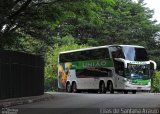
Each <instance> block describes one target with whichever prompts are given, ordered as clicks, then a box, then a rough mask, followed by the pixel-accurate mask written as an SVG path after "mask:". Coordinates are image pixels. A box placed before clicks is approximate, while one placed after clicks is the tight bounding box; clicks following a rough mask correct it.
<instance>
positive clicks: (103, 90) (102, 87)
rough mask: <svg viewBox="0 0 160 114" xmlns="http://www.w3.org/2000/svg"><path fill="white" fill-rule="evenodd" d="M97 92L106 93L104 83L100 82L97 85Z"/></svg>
mask: <svg viewBox="0 0 160 114" xmlns="http://www.w3.org/2000/svg"><path fill="white" fill-rule="evenodd" d="M99 92H100V93H106V87H105V83H104V82H100V84H99Z"/></svg>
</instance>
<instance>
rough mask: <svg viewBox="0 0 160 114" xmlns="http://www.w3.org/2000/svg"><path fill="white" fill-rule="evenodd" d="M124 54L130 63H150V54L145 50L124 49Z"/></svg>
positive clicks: (135, 48) (126, 47)
mask: <svg viewBox="0 0 160 114" xmlns="http://www.w3.org/2000/svg"><path fill="white" fill-rule="evenodd" d="M123 53H124V56H125V59H126V60H130V61H148V54H147V52H146V50H145V48H137V47H128V46H125V47H123Z"/></svg>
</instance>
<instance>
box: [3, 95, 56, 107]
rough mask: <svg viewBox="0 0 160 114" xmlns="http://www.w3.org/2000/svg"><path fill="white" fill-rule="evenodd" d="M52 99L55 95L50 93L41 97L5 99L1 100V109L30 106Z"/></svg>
mask: <svg viewBox="0 0 160 114" xmlns="http://www.w3.org/2000/svg"><path fill="white" fill-rule="evenodd" d="M51 98H53V95H51V94H49V93H44V94H43V95H40V96H30V97H21V98H11V99H4V100H0V108H5V107H11V106H16V105H22V104H29V103H34V102H39V101H43V100H47V99H51Z"/></svg>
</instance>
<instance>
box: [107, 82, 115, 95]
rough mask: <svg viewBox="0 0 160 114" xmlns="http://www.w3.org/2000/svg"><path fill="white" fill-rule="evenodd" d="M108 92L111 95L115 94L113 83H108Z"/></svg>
mask: <svg viewBox="0 0 160 114" xmlns="http://www.w3.org/2000/svg"><path fill="white" fill-rule="evenodd" d="M108 90H109V92H110V93H111V94H114V88H113V83H112V82H108Z"/></svg>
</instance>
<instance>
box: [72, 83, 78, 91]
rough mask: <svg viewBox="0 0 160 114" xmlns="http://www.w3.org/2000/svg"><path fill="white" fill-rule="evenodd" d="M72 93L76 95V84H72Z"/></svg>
mask: <svg viewBox="0 0 160 114" xmlns="http://www.w3.org/2000/svg"><path fill="white" fill-rule="evenodd" d="M72 92H73V93H77V84H76V82H73V84H72Z"/></svg>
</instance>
